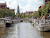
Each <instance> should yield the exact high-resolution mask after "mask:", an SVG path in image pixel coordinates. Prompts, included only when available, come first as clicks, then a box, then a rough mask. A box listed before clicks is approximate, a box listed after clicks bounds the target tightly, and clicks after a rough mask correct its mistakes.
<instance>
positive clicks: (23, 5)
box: [0, 0, 43, 13]
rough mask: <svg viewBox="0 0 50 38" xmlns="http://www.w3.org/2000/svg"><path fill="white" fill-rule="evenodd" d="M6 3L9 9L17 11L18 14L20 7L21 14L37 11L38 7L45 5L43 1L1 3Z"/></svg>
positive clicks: (11, 0) (8, 1) (0, 1)
mask: <svg viewBox="0 0 50 38" xmlns="http://www.w3.org/2000/svg"><path fill="white" fill-rule="evenodd" d="M3 2H6V4H7V7H9V8H10V9H15V13H16V12H17V6H18V5H19V7H20V12H21V13H22V12H26V11H37V10H38V7H39V6H40V5H41V4H42V3H43V0H0V3H3Z"/></svg>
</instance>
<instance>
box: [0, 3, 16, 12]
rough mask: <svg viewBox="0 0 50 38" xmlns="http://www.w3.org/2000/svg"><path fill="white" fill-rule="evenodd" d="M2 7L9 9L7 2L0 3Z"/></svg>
mask: <svg viewBox="0 0 50 38" xmlns="http://www.w3.org/2000/svg"><path fill="white" fill-rule="evenodd" d="M0 8H2V9H9V7H7V4H6V3H0ZM10 10H11V11H14V10H15V9H10ZM14 12H15V11H14Z"/></svg>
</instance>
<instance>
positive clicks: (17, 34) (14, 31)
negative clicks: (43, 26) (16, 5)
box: [0, 22, 50, 38]
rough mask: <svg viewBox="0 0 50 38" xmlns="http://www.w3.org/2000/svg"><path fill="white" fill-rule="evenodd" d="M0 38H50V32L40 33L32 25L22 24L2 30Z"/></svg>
mask: <svg viewBox="0 0 50 38" xmlns="http://www.w3.org/2000/svg"><path fill="white" fill-rule="evenodd" d="M3 32H4V33H3ZM0 38H50V32H40V31H38V30H36V29H35V27H34V26H32V25H31V24H30V23H28V22H21V23H17V24H13V25H12V26H11V27H7V28H0Z"/></svg>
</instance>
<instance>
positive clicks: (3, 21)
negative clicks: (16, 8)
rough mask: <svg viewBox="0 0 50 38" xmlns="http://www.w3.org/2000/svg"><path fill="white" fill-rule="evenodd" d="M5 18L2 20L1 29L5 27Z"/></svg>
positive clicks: (0, 21) (0, 22)
mask: <svg viewBox="0 0 50 38" xmlns="http://www.w3.org/2000/svg"><path fill="white" fill-rule="evenodd" d="M4 19H5V18H0V28H2V27H5V20H4Z"/></svg>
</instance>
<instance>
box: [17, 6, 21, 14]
mask: <svg viewBox="0 0 50 38" xmlns="http://www.w3.org/2000/svg"><path fill="white" fill-rule="evenodd" d="M17 13H18V14H19V13H20V9H19V5H18V6H17Z"/></svg>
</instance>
